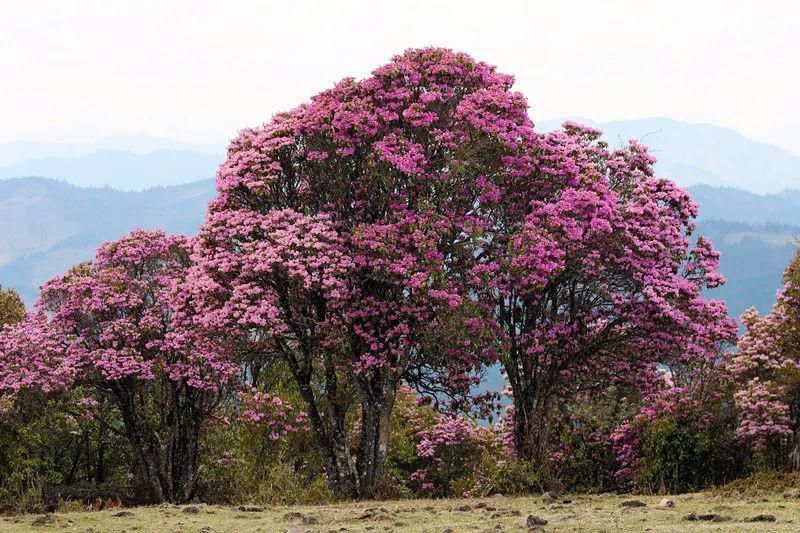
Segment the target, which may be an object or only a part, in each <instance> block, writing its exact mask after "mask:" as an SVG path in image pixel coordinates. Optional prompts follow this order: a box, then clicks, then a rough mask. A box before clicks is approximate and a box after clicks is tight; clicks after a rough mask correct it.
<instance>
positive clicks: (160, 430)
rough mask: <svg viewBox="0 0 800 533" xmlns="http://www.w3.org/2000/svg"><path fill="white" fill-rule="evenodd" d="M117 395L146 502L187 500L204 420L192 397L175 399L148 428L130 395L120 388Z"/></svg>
mask: <svg viewBox="0 0 800 533" xmlns="http://www.w3.org/2000/svg"><path fill="white" fill-rule="evenodd" d="M181 394H185V392H182V393H181ZM118 398H119V407H120V412H121V414H122V420H123V423H124V426H125V434H126V437H127V438H128V441H129V442H130V443H131V446H132V447H133V449H134V451H135V452H136V454H137V459H138V464H139V468H138V471H137V474H138V476H137V477H138V478H139V482H140V484H141V485H143V486H144V487H146V489H147V490H148V494H147V499H148V500H149V502H150V503H163V502H170V503H185V502H187V501H189V500H191V499H192V497H193V496H194V493H195V489H196V487H197V480H198V474H199V473H198V469H199V453H198V447H199V436H200V426H201V424H202V422H203V419H204V416H203V414H202V413H201V412H200V411H199V410H198V409H196V408H195V406H194V404H193V399H192V398H187V397H182V398H179V399H176V401H175V405H173V408H172V410H171V411H172V412H171V413H170V415H169V416H167V417H166V419H165V420H164V421H163V425H161V426H160V427H152V426H151V425H150V424H149V423H148V419H147V413H141V412H139V411H138V410H137V409H136V408H135V405H134V401H133V400H132V398H133V395H132V394H129V393H128V394H126V393H125V391H121V393H120V392H118Z"/></svg>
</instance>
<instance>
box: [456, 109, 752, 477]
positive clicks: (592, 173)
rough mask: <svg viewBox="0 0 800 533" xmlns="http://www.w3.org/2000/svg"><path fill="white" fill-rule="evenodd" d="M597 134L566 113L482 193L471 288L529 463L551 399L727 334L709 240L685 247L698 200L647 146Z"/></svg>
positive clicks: (550, 414)
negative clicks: (486, 320)
mask: <svg viewBox="0 0 800 533" xmlns="http://www.w3.org/2000/svg"><path fill="white" fill-rule="evenodd" d="M523 122H524V121H523ZM524 132H527V127H526V126H520V131H519V134H518V136H519V137H524ZM599 137H600V132H599V131H597V130H594V129H591V128H587V127H584V126H581V125H578V124H574V123H569V122H568V123H565V124H564V127H563V129H561V130H559V131H555V132H552V133H547V134H542V135H534V136H533V137H532V138H531V139H530V140H529V141H528V142H527V143H526V148H527V149H526V152H525V153H526V156H525V158H524V164H522V165H521V166H520V168H519V169H518V172H514V173H511V174H501V175H498V176H495V177H494V178H493V181H492V185H491V187H490V189H491V194H487V195H486V196H485V197H483V198H482V200H481V206H482V212H483V213H484V216H485V220H486V224H485V225H486V231H485V233H484V235H483V244H482V246H481V248H480V252H479V253H478V254H477V257H478V258H479V263H478V264H477V265H475V266H474V267H472V274H473V276H474V278H473V282H474V286H475V293H476V294H478V301H479V302H481V303H483V304H485V305H486V306H487V307H488V308H490V309H492V311H493V312H492V319H493V323H494V324H495V325H496V328H497V330H498V331H499V332H500V334H499V336H498V339H499V340H498V342H497V345H498V347H497V353H498V355H499V358H500V361H501V362H502V364H503V367H504V370H505V372H506V375H507V379H508V383H509V385H510V388H511V390H512V393H513V400H514V424H515V436H514V440H515V446H516V449H517V452H518V454H519V455H520V456H521V457H522V458H526V459H530V460H533V461H534V462H538V463H543V462H545V461H546V460H547V457H548V448H549V446H550V444H551V440H552V439H553V438H554V431H553V425H554V421H555V419H554V417H555V415H556V414H557V411H558V410H557V406H558V405H560V404H563V403H564V402H569V401H570V399H571V398H574V397H575V395H576V394H578V393H580V392H581V391H584V392H585V391H592V390H594V391H602V390H603V388H604V387H606V386H607V385H608V384H609V383H613V382H614V381H615V380H620V379H624V380H627V381H629V382H635V381H636V380H637V379H641V377H642V376H647V375H648V373H649V372H650V371H651V369H652V368H653V366H654V365H656V364H668V365H671V366H676V367H678V366H681V365H683V366H685V364H686V363H687V362H690V361H696V360H703V359H713V358H715V357H717V356H718V355H719V353H720V352H719V350H720V346H721V345H723V344H725V343H728V342H732V341H733V339H734V338H735V334H736V330H735V325H734V324H733V322H732V321H731V320H729V319H728V318H727V312H726V308H725V305H724V304H723V303H722V302H719V301H713V300H709V299H707V298H706V297H705V296H704V292H703V291H704V290H705V289H708V288H713V287H716V286H717V285H719V284H721V283H723V282H724V279H723V278H722V276H721V275H720V274H719V273H718V272H717V267H718V264H719V261H718V254H717V252H715V251H714V249H713V247H712V246H711V244H710V242H709V241H708V240H706V239H704V238H702V237H700V238H698V239H697V240H696V243H695V244H694V245H693V246H692V232H693V230H694V228H695V226H694V223H693V219H694V217H695V216H696V215H697V205H696V204H694V203H693V202H692V201H691V199H690V197H689V195H688V194H687V193H686V192H685V191H683V190H681V189H680V188H678V187H677V186H676V185H675V184H674V183H673V182H671V181H669V180H666V179H659V178H655V177H654V176H653V170H652V164H653V162H654V159H653V158H652V157H651V156H649V155H648V154H647V152H646V150H645V148H643V147H642V146H640V145H638V144H636V143H635V142H631V143H630V144H629V145H628V146H627V147H625V148H621V149H618V150H609V149H608V147H607V146H606V144H605V143H603V142H601V141H599V140H598V139H599ZM518 160H523V159H522V158H518ZM644 385H646V383H642V386H644Z"/></svg>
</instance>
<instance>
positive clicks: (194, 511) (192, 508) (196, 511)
mask: <svg viewBox="0 0 800 533" xmlns="http://www.w3.org/2000/svg"><path fill="white" fill-rule="evenodd" d="M183 512H184V513H186V514H199V513H200V508H199V507H197V506H196V505H190V506H189V507H184V508H183Z"/></svg>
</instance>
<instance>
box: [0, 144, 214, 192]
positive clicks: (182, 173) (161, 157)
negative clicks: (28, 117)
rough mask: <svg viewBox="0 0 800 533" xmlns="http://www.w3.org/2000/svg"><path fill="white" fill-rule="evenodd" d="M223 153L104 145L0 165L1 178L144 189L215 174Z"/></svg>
mask: <svg viewBox="0 0 800 533" xmlns="http://www.w3.org/2000/svg"><path fill="white" fill-rule="evenodd" d="M222 159H223V156H222V155H210V154H201V153H197V152H193V151H190V150H157V151H155V152H150V153H147V154H137V153H134V152H130V151H121V150H111V149H102V150H97V151H95V152H92V153H90V154H88V155H85V156H81V157H46V158H41V159H29V160H27V161H23V162H20V163H16V164H14V165H10V166H7V167H0V179H9V178H19V177H28V176H36V177H44V178H50V179H57V180H64V181H68V182H69V183H71V184H73V185H77V186H81V187H111V188H114V189H118V190H133V191H141V190H144V189H148V188H151V187H157V186H170V185H180V184H183V183H191V182H194V181H198V180H203V179H209V178H213V177H214V174H215V172H216V169H217V167H218V166H219V164H220V163H221V162H222Z"/></svg>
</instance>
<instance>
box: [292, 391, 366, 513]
mask: <svg viewBox="0 0 800 533" xmlns="http://www.w3.org/2000/svg"><path fill="white" fill-rule="evenodd" d="M299 388H300V396H301V397H302V398H303V401H304V402H305V405H306V412H307V413H308V419H309V421H310V422H311V429H312V430H313V432H314V439H315V440H316V441H317V447H318V449H319V453H320V457H321V459H322V462H323V464H324V466H325V474H326V475H327V478H328V488H330V489H331V492H333V493H334V495H336V496H337V497H339V498H356V497H357V496H358V484H357V482H356V476H355V473H354V472H353V468H352V466H351V461H350V446H349V444H348V442H347V430H346V426H345V420H344V410H343V409H341V408H339V407H338V406H333V405H332V406H331V407H330V409H328V413H327V414H328V416H327V417H326V418H325V419H323V417H322V416H321V413H320V412H319V409H318V407H317V401H316V398H315V396H314V392H313V390H312V389H311V385H310V384H309V383H299ZM334 401H335V400H334V399H331V402H332V403H333V402H334Z"/></svg>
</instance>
